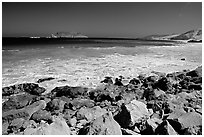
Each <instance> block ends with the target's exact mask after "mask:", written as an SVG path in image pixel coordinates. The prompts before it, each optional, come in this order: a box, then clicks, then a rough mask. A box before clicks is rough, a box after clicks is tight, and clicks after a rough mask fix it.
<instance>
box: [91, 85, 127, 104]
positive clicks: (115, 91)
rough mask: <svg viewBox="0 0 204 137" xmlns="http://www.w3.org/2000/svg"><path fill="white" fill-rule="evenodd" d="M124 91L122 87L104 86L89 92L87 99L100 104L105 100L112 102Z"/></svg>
mask: <svg viewBox="0 0 204 137" xmlns="http://www.w3.org/2000/svg"><path fill="white" fill-rule="evenodd" d="M124 89H125V88H124V87H123V86H116V85H113V84H111V85H110V84H106V85H103V86H101V87H98V88H96V89H94V90H92V91H90V92H89V98H90V99H92V100H94V101H95V102H102V101H105V100H107V101H110V102H113V101H115V100H116V97H117V96H119V94H120V93H121V92H123V91H124Z"/></svg>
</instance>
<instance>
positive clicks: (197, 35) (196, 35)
mask: <svg viewBox="0 0 204 137" xmlns="http://www.w3.org/2000/svg"><path fill="white" fill-rule="evenodd" d="M171 39H172V40H195V41H200V40H202V30H190V31H188V32H185V33H183V34H180V35H178V36H176V37H173V38H171Z"/></svg>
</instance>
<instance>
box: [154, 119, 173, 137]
mask: <svg viewBox="0 0 204 137" xmlns="http://www.w3.org/2000/svg"><path fill="white" fill-rule="evenodd" d="M155 134H156V135H177V132H176V131H175V130H174V128H173V127H172V126H171V125H170V124H169V122H168V121H167V120H165V121H164V122H162V123H161V124H160V125H159V126H158V127H157V128H156V130H155Z"/></svg>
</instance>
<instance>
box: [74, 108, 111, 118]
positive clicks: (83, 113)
mask: <svg viewBox="0 0 204 137" xmlns="http://www.w3.org/2000/svg"><path fill="white" fill-rule="evenodd" d="M105 113H107V111H106V110H105V109H102V108H100V107H99V106H95V107H93V108H85V107H82V108H80V109H79V111H78V112H77V119H78V120H80V119H86V120H87V121H92V120H94V119H96V118H97V117H100V116H101V115H103V114H105Z"/></svg>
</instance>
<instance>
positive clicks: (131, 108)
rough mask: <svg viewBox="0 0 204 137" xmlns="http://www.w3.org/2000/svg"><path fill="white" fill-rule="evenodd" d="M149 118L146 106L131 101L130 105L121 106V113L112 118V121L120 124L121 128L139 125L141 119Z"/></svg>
mask: <svg viewBox="0 0 204 137" xmlns="http://www.w3.org/2000/svg"><path fill="white" fill-rule="evenodd" d="M148 116H149V112H148V109H147V108H146V105H145V104H144V103H142V102H140V101H137V100H133V101H131V103H130V104H127V105H122V106H121V111H120V112H119V113H118V114H117V115H116V116H114V119H115V120H116V121H117V122H118V123H119V124H120V126H121V127H122V128H128V127H132V126H134V125H135V124H136V123H140V121H141V120H142V119H145V118H147V117H148Z"/></svg>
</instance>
